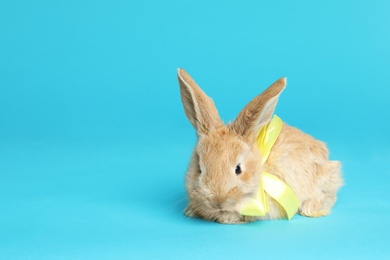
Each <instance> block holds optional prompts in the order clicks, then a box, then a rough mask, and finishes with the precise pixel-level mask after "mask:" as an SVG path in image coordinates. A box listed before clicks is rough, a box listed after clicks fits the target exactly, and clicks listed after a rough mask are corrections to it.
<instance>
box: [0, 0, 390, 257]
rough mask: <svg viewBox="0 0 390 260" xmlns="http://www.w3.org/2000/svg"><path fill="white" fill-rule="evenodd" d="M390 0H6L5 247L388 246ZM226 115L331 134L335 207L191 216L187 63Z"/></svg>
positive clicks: (252, 251) (1, 98)
mask: <svg viewBox="0 0 390 260" xmlns="http://www.w3.org/2000/svg"><path fill="white" fill-rule="evenodd" d="M389 13H390V2H389V1H386V0H382V1H381V0H367V1H352V0H351V1H349V0H343V1H329V0H326V1H325V0H322V1H309V0H306V1H302V0H295V1H287V0H285V1H201V0H197V1H179V0H177V1H119V0H118V1H69V0H67V1H42V0H40V1H38V0H37V1H18V0H13V1H10V0H9V1H5V0H3V1H1V2H0V259H146V258H151V259H153V258H154V259H210V258H213V259H221V258H224V259H229V258H240V257H243V256H246V257H248V258H250V259H265V258H267V259H280V258H282V257H289V258H290V259H296V258H302V259H321V258H322V259H329V258H336V259H337V258H338V259H346V258H351V259H352V258H353V259H358V258H362V259H367V258H370V259H381V258H382V259H385V258H388V257H389V256H390V247H389V245H390V238H389V236H390V224H389V218H390V202H389V195H388V194H389V184H390V170H389V166H388V165H389V162H390V153H389V146H390V137H389V133H390V123H389V119H390V118H389V111H390V106H389V101H388V100H389V97H390V90H389V89H390V84H389V79H388V78H389V72H390V47H389V46H390V16H389ZM178 67H183V68H185V69H186V70H187V71H188V72H189V73H190V74H191V75H192V76H193V77H194V78H195V79H196V80H197V81H198V83H199V84H200V85H201V86H202V87H203V89H204V90H205V91H206V92H207V93H208V94H209V95H210V96H212V97H213V99H214V100H215V103H216V105H217V107H218V109H219V110H220V114H221V116H222V117H223V119H224V120H225V121H229V120H233V119H234V117H235V116H236V115H237V113H238V112H239V110H240V109H241V108H242V107H243V106H244V105H245V104H246V102H248V101H249V100H250V99H251V98H253V97H254V96H255V95H257V94H259V93H260V92H261V91H262V90H264V89H265V88H266V87H267V86H268V85H269V84H271V83H272V82H273V81H274V80H276V79H278V78H279V77H281V76H287V77H288V87H287V89H286V90H285V92H283V95H282V96H281V98H280V102H279V105H278V108H277V113H278V115H279V116H281V117H282V118H283V119H284V121H286V122H287V123H289V124H292V125H294V126H297V127H299V128H301V129H303V130H304V131H305V132H308V133H310V134H312V135H314V136H315V137H317V138H319V139H321V140H324V141H326V142H327V143H328V146H329V148H330V150H331V153H332V155H331V157H332V158H333V159H338V160H341V161H342V162H343V172H344V178H345V180H346V185H345V186H344V187H343V188H342V190H341V192H340V193H339V201H338V203H337V205H336V207H335V208H334V211H333V212H332V214H331V215H330V216H328V217H323V218H318V219H310V218H304V217H301V216H296V217H294V218H293V219H292V220H291V221H268V222H256V223H252V224H247V225H236V226H234V225H220V224H216V223H210V222H205V221H201V220H195V219H188V218H186V217H184V216H183V214H182V210H183V208H184V206H185V204H186V199H185V190H184V173H185V170H186V167H187V163H188V160H189V156H190V153H191V149H192V147H193V145H194V143H195V134H194V131H193V129H192V127H191V125H190V124H189V123H188V122H187V120H186V118H185V116H184V113H183V110H182V106H181V103H180V96H179V89H178V84H177V79H176V69H177V68H178Z"/></svg>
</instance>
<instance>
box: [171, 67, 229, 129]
mask: <svg viewBox="0 0 390 260" xmlns="http://www.w3.org/2000/svg"><path fill="white" fill-rule="evenodd" d="M177 76H178V79H179V85H180V95H181V102H182V103H183V107H184V112H185V114H186V116H187V118H188V120H189V121H190V122H191V124H192V125H193V126H194V128H195V129H196V132H197V134H198V136H199V135H205V134H207V133H208V132H209V131H210V130H211V129H214V128H215V127H217V126H219V125H221V124H222V123H221V120H220V118H219V115H218V111H217V109H216V108H215V105H214V102H213V100H212V99H211V98H209V97H208V96H207V95H206V94H205V93H204V92H203V90H202V89H201V88H200V87H199V86H198V85H197V84H196V82H195V81H194V80H193V79H192V78H191V76H190V75H188V73H187V72H185V70H183V69H178V72H177Z"/></svg>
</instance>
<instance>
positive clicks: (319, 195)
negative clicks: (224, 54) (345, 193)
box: [178, 69, 343, 224]
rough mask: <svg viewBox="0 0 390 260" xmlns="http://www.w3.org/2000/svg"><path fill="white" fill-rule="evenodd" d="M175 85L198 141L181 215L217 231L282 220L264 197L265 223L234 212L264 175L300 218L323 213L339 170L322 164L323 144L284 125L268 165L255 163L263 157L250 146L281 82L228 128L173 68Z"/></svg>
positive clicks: (337, 166)
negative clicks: (284, 190)
mask: <svg viewBox="0 0 390 260" xmlns="http://www.w3.org/2000/svg"><path fill="white" fill-rule="evenodd" d="M178 80H179V85H180V94H181V101H182V103H183V107H184V112H185V114H186V116H187V118H188V120H189V121H190V123H191V124H192V125H193V127H194V128H195V130H196V134H197V143H196V146H195V148H194V150H193V153H192V157H191V160H190V163H189V166H188V170H187V173H186V181H185V182H186V190H187V195H188V198H189V201H188V205H187V207H186V209H185V210H184V214H185V215H186V216H188V217H197V218H203V219H205V220H209V221H216V222H219V223H223V224H239V223H247V222H252V221H257V220H274V219H283V218H286V212H285V211H284V210H283V208H281V206H280V205H279V204H278V203H277V202H276V201H275V200H274V199H273V198H271V197H269V196H268V195H266V196H267V197H266V199H267V200H268V204H269V211H268V213H266V214H265V215H264V216H245V215H241V214H240V213H239V212H240V209H241V208H242V207H243V206H244V205H245V204H246V203H247V202H248V201H249V200H250V199H251V198H252V197H253V196H254V194H255V193H256V191H257V190H258V188H259V185H261V182H260V178H261V174H262V172H263V171H266V172H269V173H272V174H273V175H275V176H277V177H278V178H279V179H281V180H282V181H284V182H285V183H286V184H287V185H289V187H290V188H291V189H292V190H293V192H294V193H295V195H296V197H297V198H298V200H299V208H298V213H299V214H300V215H303V216H307V217H320V216H325V215H328V214H330V212H331V209H332V207H333V206H334V204H335V202H336V198H337V192H338V190H339V189H340V187H341V186H342V185H343V179H342V176H341V172H340V168H341V163H340V162H339V161H330V160H329V159H328V153H329V152H328V149H327V147H326V145H325V144H324V143H323V142H321V141H318V140H316V139H314V138H313V137H311V136H310V135H308V134H305V133H303V132H302V131H300V130H298V129H297V128H294V127H291V126H288V125H286V124H285V123H283V126H282V130H281V132H280V134H279V136H278V139H277V140H276V142H275V144H274V146H273V148H272V150H271V152H270V154H269V157H268V159H267V161H266V162H265V163H264V164H262V163H261V161H262V154H261V152H260V151H259V149H258V147H257V146H256V144H255V139H256V136H257V134H258V132H259V130H260V129H261V128H262V127H263V126H265V125H266V124H268V123H269V122H270V120H271V118H272V115H273V113H274V110H275V107H276V104H277V101H278V98H279V95H280V93H281V92H282V91H283V89H284V88H285V86H286V78H281V79H279V80H277V81H276V82H275V83H273V84H272V85H271V86H270V87H268V88H267V89H266V90H265V91H264V92H263V93H261V94H260V95H258V96H257V97H255V98H254V99H253V100H252V101H251V102H249V103H248V104H247V105H246V106H245V107H244V108H243V110H242V111H241V112H240V113H239V114H238V116H237V118H236V119H235V120H234V121H233V122H231V123H229V124H227V125H224V123H223V122H222V121H221V119H220V117H219V115H218V111H217V109H216V107H215V105H214V102H213V101H212V99H211V98H209V97H208V96H207V95H206V94H205V93H204V92H203V90H202V89H201V88H200V87H199V86H198V85H197V84H196V82H195V81H194V80H193V79H192V78H191V76H190V75H189V74H187V72H186V71H185V70H184V69H178Z"/></svg>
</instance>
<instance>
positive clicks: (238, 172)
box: [235, 164, 242, 175]
mask: <svg viewBox="0 0 390 260" xmlns="http://www.w3.org/2000/svg"><path fill="white" fill-rule="evenodd" d="M235 172H236V174H237V175H239V174H241V173H242V170H241V166H240V165H239V164H238V165H237V166H236V170H235Z"/></svg>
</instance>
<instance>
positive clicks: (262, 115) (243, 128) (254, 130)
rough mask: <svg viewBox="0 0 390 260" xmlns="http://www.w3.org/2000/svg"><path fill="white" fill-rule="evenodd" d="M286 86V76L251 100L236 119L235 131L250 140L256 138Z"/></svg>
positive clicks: (270, 116) (234, 123) (233, 125)
mask: <svg viewBox="0 0 390 260" xmlns="http://www.w3.org/2000/svg"><path fill="white" fill-rule="evenodd" d="M285 87H286V78H281V79H279V80H277V81H276V82H275V83H274V84H272V85H271V86H270V87H268V88H267V89H266V90H265V91H264V92H263V93H261V94H260V95H258V96H257V97H255V98H254V99H253V100H252V101H251V102H249V103H248V104H247V105H246V106H245V107H244V109H243V110H242V111H241V112H240V113H239V114H238V116H237V118H236V120H234V122H233V124H232V127H233V129H234V131H235V132H236V133H237V134H239V135H241V136H243V137H244V138H245V139H246V140H247V141H249V142H251V141H253V140H255V138H256V137H257V134H258V132H259V131H260V129H261V128H262V127H263V126H264V125H265V124H267V123H268V122H269V121H270V120H271V118H272V115H273V113H274V111H275V107H276V104H277V102H278V98H279V95H280V93H281V92H282V90H283V89H284V88H285Z"/></svg>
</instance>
